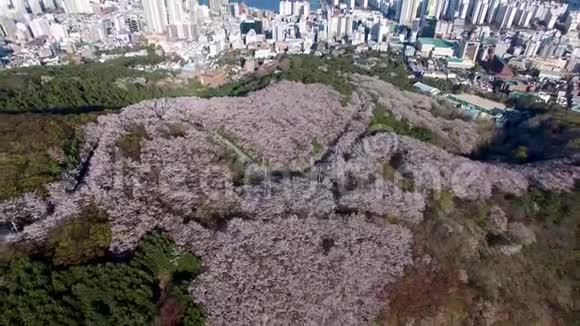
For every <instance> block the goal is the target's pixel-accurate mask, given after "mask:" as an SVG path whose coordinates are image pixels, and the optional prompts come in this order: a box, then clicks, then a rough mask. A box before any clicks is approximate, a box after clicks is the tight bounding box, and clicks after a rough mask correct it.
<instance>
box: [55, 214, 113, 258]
mask: <svg viewBox="0 0 580 326" xmlns="http://www.w3.org/2000/svg"><path fill="white" fill-rule="evenodd" d="M110 242H111V228H110V226H109V223H108V221H107V217H106V215H105V214H104V213H103V212H101V211H99V210H98V209H97V208H96V206H95V205H94V204H91V205H88V206H86V207H85V208H83V210H82V211H81V214H80V216H78V217H75V218H73V219H71V220H69V221H66V222H65V223H64V224H62V225H60V226H59V227H57V228H56V229H54V230H52V231H51V232H50V233H49V236H48V247H49V248H50V249H49V250H50V256H51V258H52V262H53V263H54V264H55V265H57V266H68V265H78V264H83V263H87V262H89V261H91V260H93V259H95V258H99V257H103V256H104V255H105V253H106V252H107V249H108V248H109V243H110Z"/></svg>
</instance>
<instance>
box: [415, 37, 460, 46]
mask: <svg viewBox="0 0 580 326" xmlns="http://www.w3.org/2000/svg"><path fill="white" fill-rule="evenodd" d="M417 42H420V43H421V44H426V45H433V46H434V47H437V48H454V47H455V43H453V42H451V41H447V40H442V39H439V38H432V37H419V38H418V39H417Z"/></svg>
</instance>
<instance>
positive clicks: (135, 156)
mask: <svg viewBox="0 0 580 326" xmlns="http://www.w3.org/2000/svg"><path fill="white" fill-rule="evenodd" d="M146 137H147V130H145V127H144V126H143V125H136V126H133V127H132V128H131V129H130V130H129V132H128V133H127V134H125V135H123V136H121V137H120V138H119V139H118V140H117V143H116V145H117V148H119V151H120V153H121V156H122V157H126V158H130V159H132V160H134V161H139V157H140V156H141V141H143V139H144V138H146Z"/></svg>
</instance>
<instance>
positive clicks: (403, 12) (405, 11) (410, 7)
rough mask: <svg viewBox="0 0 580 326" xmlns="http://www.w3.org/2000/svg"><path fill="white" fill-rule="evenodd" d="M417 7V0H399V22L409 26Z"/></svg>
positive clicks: (415, 14) (415, 15)
mask: <svg viewBox="0 0 580 326" xmlns="http://www.w3.org/2000/svg"><path fill="white" fill-rule="evenodd" d="M418 8H419V0H401V1H400V2H399V7H398V10H397V17H398V22H399V24H401V25H407V26H411V25H412V24H413V20H415V18H416V17H417V9H418Z"/></svg>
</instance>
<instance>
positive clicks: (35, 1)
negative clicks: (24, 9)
mask: <svg viewBox="0 0 580 326" xmlns="http://www.w3.org/2000/svg"><path fill="white" fill-rule="evenodd" d="M40 1H41V0H28V7H30V11H31V12H32V14H33V15H38V14H41V13H42V6H41V4H40Z"/></svg>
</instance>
